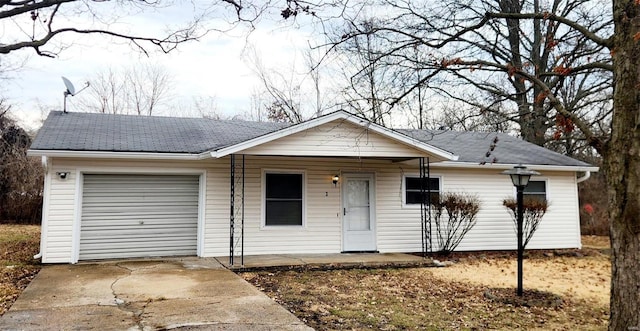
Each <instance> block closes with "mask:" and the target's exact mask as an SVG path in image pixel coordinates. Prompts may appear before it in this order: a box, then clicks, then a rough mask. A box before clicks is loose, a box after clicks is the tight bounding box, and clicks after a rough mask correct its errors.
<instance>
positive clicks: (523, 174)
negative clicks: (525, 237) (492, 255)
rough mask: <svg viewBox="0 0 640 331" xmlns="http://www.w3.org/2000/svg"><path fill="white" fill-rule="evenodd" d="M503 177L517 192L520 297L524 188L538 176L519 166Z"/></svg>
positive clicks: (534, 172) (506, 172) (519, 285)
mask: <svg viewBox="0 0 640 331" xmlns="http://www.w3.org/2000/svg"><path fill="white" fill-rule="evenodd" d="M502 174H503V175H509V176H511V181H512V182H513V186H515V187H516V192H517V197H516V200H517V204H518V209H517V211H516V215H517V216H516V222H517V223H518V233H517V236H518V290H517V294H518V296H522V259H523V257H522V255H523V253H524V247H522V223H523V222H524V220H523V219H524V206H523V200H524V188H525V187H527V184H529V179H531V176H538V175H540V173H539V172H537V171H533V170H528V169H527V167H525V166H523V165H521V164H519V165H517V166H515V167H513V169H509V170H505V171H503V172H502Z"/></svg>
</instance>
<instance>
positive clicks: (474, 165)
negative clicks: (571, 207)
mask: <svg viewBox="0 0 640 331" xmlns="http://www.w3.org/2000/svg"><path fill="white" fill-rule="evenodd" d="M519 164H520V163H487V164H480V163H477V162H452V161H443V162H434V163H431V165H430V166H431V167H438V168H474V169H496V170H506V169H511V168H513V167H514V166H516V165H519ZM522 165H524V166H525V167H527V168H531V169H532V170H541V171H572V172H577V171H591V172H598V171H599V170H600V168H599V167H595V166H569V165H546V164H522Z"/></svg>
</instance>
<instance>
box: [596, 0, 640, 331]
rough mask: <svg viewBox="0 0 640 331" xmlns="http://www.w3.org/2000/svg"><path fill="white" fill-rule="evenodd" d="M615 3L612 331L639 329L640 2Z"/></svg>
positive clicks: (610, 153) (610, 151)
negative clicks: (639, 37) (638, 36)
mask: <svg viewBox="0 0 640 331" xmlns="http://www.w3.org/2000/svg"><path fill="white" fill-rule="evenodd" d="M635 2H636V1H635V0H623V1H622V0H617V1H613V6H614V7H613V10H614V13H613V16H614V17H613V18H614V23H615V36H614V38H615V39H614V48H613V49H612V51H611V53H612V54H613V65H614V73H615V74H614V96H613V98H614V99H613V105H614V114H613V120H612V135H611V140H610V141H609V143H608V146H607V148H606V152H605V155H604V157H605V159H604V163H605V164H604V166H605V167H604V171H605V175H606V177H607V184H608V196H609V218H610V220H611V251H612V252H611V316H610V322H609V330H612V331H613V330H624V331H627V330H640V85H639V84H640V47H639V45H640V44H639V42H638V41H637V40H635V36H636V35H637V33H638V32H640V6H639V5H637V4H636V3H635Z"/></svg>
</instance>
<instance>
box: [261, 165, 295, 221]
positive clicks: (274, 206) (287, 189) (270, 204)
mask: <svg viewBox="0 0 640 331" xmlns="http://www.w3.org/2000/svg"><path fill="white" fill-rule="evenodd" d="M302 181H303V175H302V174H283V173H265V222H264V224H265V225H266V226H273V225H285V226H290V225H294V226H295V225H297V226H302V189H303V188H302Z"/></svg>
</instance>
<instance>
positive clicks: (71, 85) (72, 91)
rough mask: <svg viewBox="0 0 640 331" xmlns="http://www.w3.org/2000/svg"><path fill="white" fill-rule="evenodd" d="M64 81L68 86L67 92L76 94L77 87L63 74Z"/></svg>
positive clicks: (72, 94)
mask: <svg viewBox="0 0 640 331" xmlns="http://www.w3.org/2000/svg"><path fill="white" fill-rule="evenodd" d="M62 82H63V83H64V86H66V87H67V90H66V91H65V93H66V94H70V95H71V96H74V95H75V94H76V88H75V87H74V86H73V84H72V83H71V81H70V80H68V79H67V77H65V76H62Z"/></svg>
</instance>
